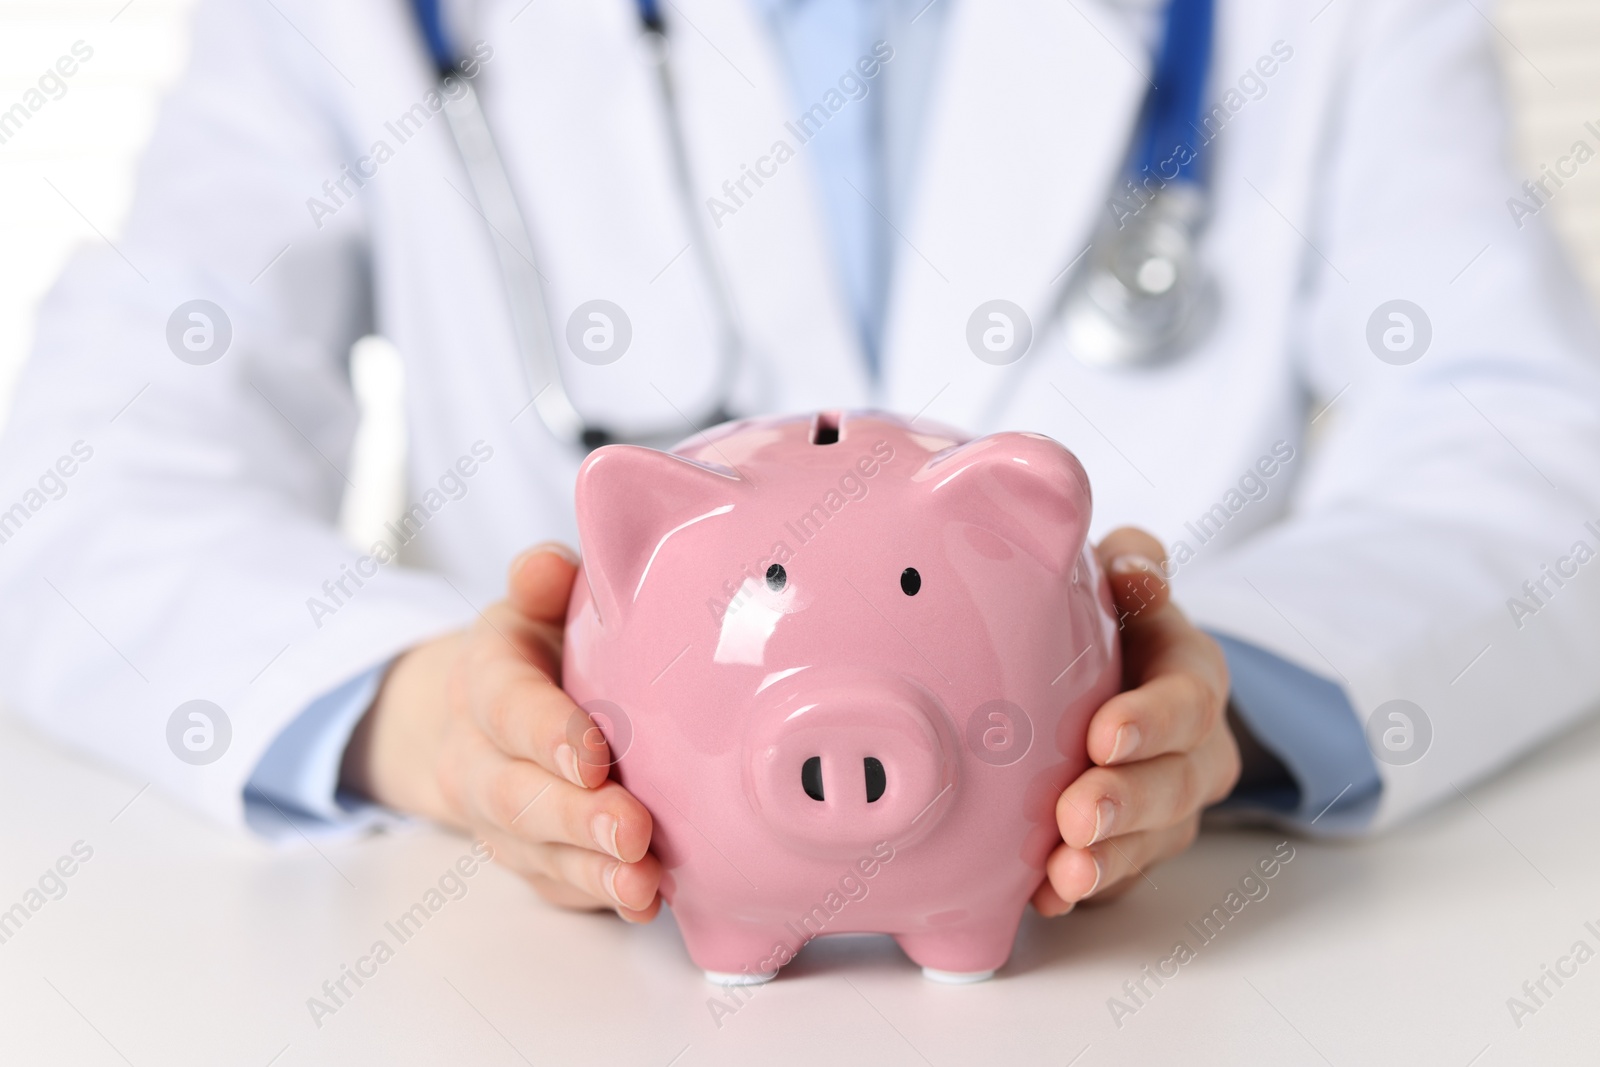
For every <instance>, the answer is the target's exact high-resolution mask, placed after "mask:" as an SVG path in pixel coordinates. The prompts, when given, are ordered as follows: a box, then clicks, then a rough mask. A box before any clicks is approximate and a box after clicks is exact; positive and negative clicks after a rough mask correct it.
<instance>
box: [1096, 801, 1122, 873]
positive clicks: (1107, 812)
mask: <svg viewBox="0 0 1600 1067" xmlns="http://www.w3.org/2000/svg"><path fill="white" fill-rule="evenodd" d="M1116 815H1117V806H1116V805H1115V804H1113V803H1112V802H1111V799H1110V798H1109V797H1105V798H1102V799H1101V801H1100V803H1098V804H1096V805H1095V806H1094V836H1093V837H1091V838H1090V839H1089V844H1091V845H1092V844H1094V843H1095V842H1096V841H1103V840H1105V838H1106V837H1107V836H1108V835H1109V834H1110V833H1111V823H1112V821H1113V820H1114V819H1115V818H1116ZM1098 862H1099V861H1098V860H1097V861H1096V863H1098ZM1096 884H1098V883H1096Z"/></svg>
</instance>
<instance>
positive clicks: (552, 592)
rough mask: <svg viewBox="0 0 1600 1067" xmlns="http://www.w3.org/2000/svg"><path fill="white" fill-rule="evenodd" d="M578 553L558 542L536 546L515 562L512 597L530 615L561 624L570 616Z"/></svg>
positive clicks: (519, 608) (510, 587)
mask: <svg viewBox="0 0 1600 1067" xmlns="http://www.w3.org/2000/svg"><path fill="white" fill-rule="evenodd" d="M577 576H578V554H577V553H576V552H574V551H572V549H570V548H568V547H567V546H566V545H563V544H561V543H560V542H558V541H546V542H544V543H542V544H537V545H534V546H533V547H532V548H530V549H528V550H527V551H526V552H524V553H522V554H521V555H519V556H518V557H517V558H516V559H514V560H512V561H511V568H510V574H509V575H508V577H507V583H506V584H507V586H508V587H509V590H510V595H509V597H508V599H509V600H510V601H511V605H512V607H514V608H516V609H517V610H518V611H520V612H521V613H522V614H524V615H526V616H527V617H528V618H530V619H533V620H535V621H538V622H542V623H547V624H551V625H556V626H559V625H561V623H563V622H564V621H565V620H566V617H567V601H568V600H570V599H571V598H572V582H573V579H575V578H576V577H577Z"/></svg>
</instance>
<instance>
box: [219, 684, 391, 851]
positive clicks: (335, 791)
mask: <svg viewBox="0 0 1600 1067" xmlns="http://www.w3.org/2000/svg"><path fill="white" fill-rule="evenodd" d="M388 666H389V665H388V664H382V665H380V666H377V667H374V668H372V669H371V670H369V671H364V672H362V673H361V674H359V675H357V676H356V677H354V678H352V679H350V680H349V681H348V682H345V683H344V684H343V685H341V686H339V687H338V688H336V689H334V690H333V691H332V692H329V693H325V694H323V695H322V696H320V697H318V698H317V699H316V700H313V701H312V702H311V705H310V707H308V708H306V709H305V710H304V711H302V712H301V713H300V714H299V715H296V716H295V717H294V719H293V720H292V721H290V723H289V724H288V725H287V726H285V727H284V728H283V729H282V730H281V731H279V733H278V736H277V737H275V738H273V739H272V744H270V745H268V746H267V750H266V752H264V753H262V755H261V760H260V762H259V763H257V764H256V767H255V770H253V771H251V772H250V778H249V780H248V781H246V782H245V786H244V804H245V822H247V823H248V824H249V825H250V826H252V827H254V828H255V829H256V830H257V831H258V832H259V833H261V834H263V835H264V836H267V837H275V838H276V837H289V836H291V835H295V834H305V833H312V832H315V833H321V834H348V833H352V832H355V831H358V830H363V829H366V828H367V827H370V826H373V825H376V824H379V823H381V822H384V821H386V820H385V817H384V813H383V812H382V810H381V809H379V808H378V807H377V806H376V805H375V804H373V803H372V802H370V801H368V800H367V799H366V798H364V797H360V796H355V795H352V794H350V793H347V792H344V791H342V790H340V788H339V769H340V765H341V764H342V763H343V761H344V750H345V748H346V747H347V746H348V745H349V743H350V735H351V734H353V733H354V732H355V728H356V725H357V724H358V723H360V721H361V716H362V715H363V714H364V713H365V712H366V710H367V708H368V707H369V706H370V705H371V704H372V699H373V697H374V696H376V695H377V692H378V686H379V685H380V684H381V683H382V682H383V676H384V673H385V671H386V670H387V669H388Z"/></svg>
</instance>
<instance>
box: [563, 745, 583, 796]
mask: <svg viewBox="0 0 1600 1067" xmlns="http://www.w3.org/2000/svg"><path fill="white" fill-rule="evenodd" d="M556 766H557V767H560V768H561V773H562V774H564V775H566V777H567V781H569V782H571V783H572V784H573V785H576V786H583V788H585V789H587V788H588V786H584V785H583V772H582V771H580V770H578V753H577V750H576V749H574V748H573V747H572V746H571V745H569V744H567V743H566V742H562V744H561V747H559V748H557V749H556Z"/></svg>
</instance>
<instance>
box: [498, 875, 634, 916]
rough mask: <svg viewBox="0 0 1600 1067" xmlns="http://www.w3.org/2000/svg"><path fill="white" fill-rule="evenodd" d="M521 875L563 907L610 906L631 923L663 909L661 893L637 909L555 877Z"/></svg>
mask: <svg viewBox="0 0 1600 1067" xmlns="http://www.w3.org/2000/svg"><path fill="white" fill-rule="evenodd" d="M520 877H521V878H522V880H523V881H525V882H527V883H528V884H529V885H531V886H533V888H534V891H535V892H537V893H538V894H539V896H540V897H541V898H542V899H544V900H545V901H547V902H549V903H551V904H554V905H556V906H557V907H561V908H571V909H573V910H578V911H602V910H605V909H608V908H609V909H611V910H613V911H615V912H616V913H617V914H618V915H620V916H621V917H622V918H623V919H624V920H626V921H627V922H631V923H647V922H649V921H650V920H652V919H654V918H655V917H656V915H657V914H659V913H660V911H661V896H660V894H659V893H658V894H657V895H656V898H655V899H654V900H652V901H651V902H650V906H649V907H648V908H645V909H644V910H643V911H635V910H634V909H632V908H627V907H622V906H620V905H616V904H613V903H611V902H610V901H606V900H601V899H600V898H598V897H594V896H591V895H590V894H588V893H586V892H584V891H583V890H581V889H579V888H578V887H576V886H572V885H568V884H567V883H566V882H558V881H556V880H555V879H554V878H546V877H545V876H544V875H542V874H524V875H520Z"/></svg>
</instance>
